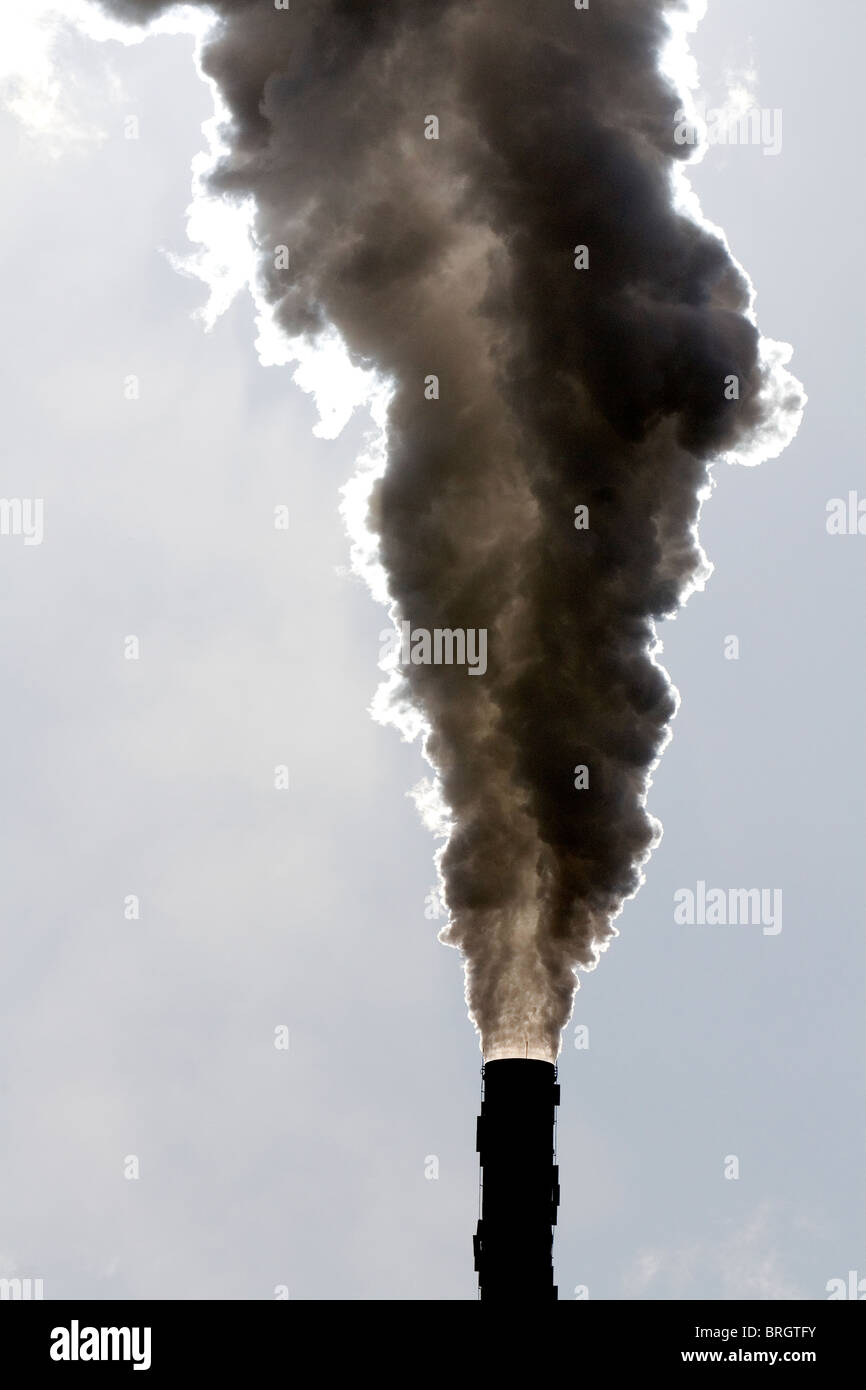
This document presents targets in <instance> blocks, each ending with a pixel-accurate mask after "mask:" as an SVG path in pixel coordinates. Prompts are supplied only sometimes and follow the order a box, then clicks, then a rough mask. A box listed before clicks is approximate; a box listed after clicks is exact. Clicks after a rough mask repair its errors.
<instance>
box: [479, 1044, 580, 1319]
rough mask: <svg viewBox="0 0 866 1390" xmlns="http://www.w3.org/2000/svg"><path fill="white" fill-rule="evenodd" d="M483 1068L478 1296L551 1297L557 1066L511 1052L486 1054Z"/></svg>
mask: <svg viewBox="0 0 866 1390" xmlns="http://www.w3.org/2000/svg"><path fill="white" fill-rule="evenodd" d="M481 1076H482V1092H481V1114H480V1115H479V1117H478V1139H477V1144H476V1147H477V1149H478V1153H479V1155H480V1158H481V1216H480V1219H479V1221H478V1230H477V1232H476V1235H475V1241H474V1244H475V1268H476V1270H477V1271H478V1287H479V1291H480V1294H481V1301H482V1303H503V1302H506V1301H508V1300H510V1299H517V1298H519V1299H520V1301H521V1302H522V1303H525V1302H526V1301H527V1300H530V1301H535V1302H540V1303H544V1302H550V1301H551V1300H555V1299H556V1285H555V1284H554V1282H553V1227H554V1226H555V1225H556V1209H557V1207H558V1206H559V1169H558V1168H557V1166H556V1146H555V1124H556V1107H557V1105H558V1104H559V1086H558V1085H557V1081H556V1067H555V1066H554V1065H553V1063H552V1062H540V1061H537V1060H535V1059H533V1058H531V1057H530V1058H523V1057H507V1058H501V1059H499V1060H497V1061H494V1062H485V1064H484V1066H483V1067H482V1070H481Z"/></svg>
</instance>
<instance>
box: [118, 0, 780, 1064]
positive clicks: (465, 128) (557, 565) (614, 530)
mask: <svg viewBox="0 0 866 1390" xmlns="http://www.w3.org/2000/svg"><path fill="white" fill-rule="evenodd" d="M103 4H104V7H105V8H106V9H108V10H109V11H111V12H112V13H114V14H115V15H119V16H121V17H122V18H126V19H137V20H145V19H148V18H150V17H152V16H155V15H157V14H160V13H162V12H164V11H165V10H167V9H168V8H170V6H169V5H168V4H167V3H165V0H103ZM201 8H204V9H209V10H212V11H214V12H215V13H216V14H217V15H218V16H219V21H220V22H219V23H218V24H217V26H216V27H215V28H214V30H213V31H212V33H211V35H210V37H209V39H208V40H207V42H206V44H205V48H204V53H203V67H204V70H205V72H206V73H207V74H208V75H209V76H210V77H211V78H213V79H214V80H215V81H216V83H217V84H218V86H219V89H220V91H221V94H222V98H223V100H224V102H225V105H226V108H227V110H228V112H229V114H230V124H229V126H228V128H227V129H226V131H225V132H224V138H225V141H226V145H227V148H228V153H227V155H226V156H225V158H224V160H223V162H222V164H221V166H220V168H219V169H218V171H217V172H216V174H215V176H214V179H213V187H214V188H215V189H217V190H221V191H224V192H225V193H227V194H230V195H232V196H237V197H243V196H250V195H251V196H252V197H253V198H254V200H255V206H256V209H257V212H256V221H255V236H256V241H257V246H258V249H259V254H260V275H261V280H262V285H263V288H264V292H265V295H266V297H267V299H268V300H269V301H270V303H271V305H272V306H273V309H274V313H275V317H276V320H277V322H278V323H279V324H280V325H281V326H282V328H284V329H285V331H286V332H287V333H288V334H290V335H292V336H296V335H299V334H307V335H310V336H312V337H315V336H316V335H318V334H319V333H321V332H322V331H323V330H324V329H326V328H327V327H328V326H329V325H334V326H336V328H337V329H338V330H339V332H340V334H341V335H342V337H343V339H344V341H345V343H346V345H347V347H348V349H349V351H350V353H351V354H352V356H353V359H354V360H356V361H357V362H359V363H361V364H363V365H367V366H372V367H375V369H376V370H377V371H378V372H379V373H381V374H382V375H383V376H384V377H386V378H388V379H389V380H390V382H391V383H392V386H393V394H392V397H391V403H390V407H389V414H388V421H387V438H388V463H387V469H386V471H385V473H384V476H383V477H382V478H381V479H380V480H379V482H378V483H377V484H376V486H375V488H374V490H373V493H372V495H371V503H370V513H369V526H370V528H371V530H372V531H373V532H374V533H375V534H376V536H377V538H378V545H379V557H380V560H381V564H382V566H383V567H384V570H385V573H386V575H387V581H388V588H389V592H390V595H391V597H392V599H393V604H394V607H393V610H392V613H393V616H394V619H395V621H396V622H397V623H399V624H403V623H408V624H409V625H410V629H409V631H410V632H411V633H412V634H417V633H419V631H422V630H423V632H426V633H430V634H431V642H432V634H435V633H436V631H437V630H444V629H449V630H451V631H452V632H454V631H455V630H465V631H469V632H471V633H474V634H475V639H476V641H480V634H481V632H483V633H486V641H487V657H486V670H484V671H483V674H482V672H481V664H480V663H478V670H477V671H476V672H475V673H471V666H470V665H469V663H468V659H467V662H465V663H464V664H462V665H461V664H456V662H455V663H454V664H450V665H448V664H433V663H431V664H425V663H423V662H422V663H420V664H409V665H406V666H404V667H403V670H402V674H401V681H400V687H399V690H398V692H397V699H398V701H399V700H402V701H404V702H406V701H409V702H411V704H412V705H413V706H414V707H415V708H416V709H417V710H419V711H420V712H421V714H422V715H423V718H424V720H425V722H426V725H427V727H428V729H429V735H428V739H427V744H426V752H427V755H428V757H429V759H430V760H431V762H432V763H433V765H434V767H435V768H436V771H437V774H438V778H439V783H440V790H441V796H442V799H443V801H444V803H445V805H446V806H447V808H448V811H449V815H450V825H451V828H450V834H449V838H448V840H447V844H446V845H445V847H444V850H443V853H442V855H441V861H440V870H441V874H442V878H443V884H444V892H445V895H446V901H447V906H448V909H449V914H450V917H449V923H448V926H447V927H446V929H445V930H444V932H443V934H442V936H443V940H446V941H447V942H449V943H451V944H453V945H455V946H458V947H459V948H460V950H461V951H462V952H463V955H464V957H465V961H466V971H467V998H468V1002H469V1006H470V1013H471V1016H472V1018H473V1019H474V1020H475V1022H476V1024H477V1026H478V1028H479V1030H480V1032H481V1039H482V1047H483V1050H484V1053H485V1056H487V1057H488V1058H492V1057H497V1056H508V1055H520V1056H523V1055H524V1053H526V1054H527V1055H529V1056H536V1057H542V1058H551V1059H552V1058H555V1056H556V1054H557V1052H558V1048H559V1039H560V1033H561V1030H562V1028H563V1026H564V1024H565V1023H566V1022H567V1020H568V1018H569V1015H570V1012H571V1007H572V1001H573V996H574V991H575V987H576V975H575V970H576V968H577V967H580V966H583V967H589V966H591V965H592V964H593V963H594V962H595V960H596V959H597V957H598V952H599V950H600V949H601V948H602V947H603V946H604V944H605V942H606V941H608V940H609V938H610V937H611V935H612V934H614V928H613V925H612V922H613V919H614V917H615V916H616V915H617V914H618V912H619V911H620V909H621V907H622V904H623V902H624V900H625V899H626V898H628V897H629V896H630V895H632V894H633V893H634V892H635V891H636V890H637V888H638V886H639V884H640V881H641V866H642V864H643V863H644V862H645V860H646V858H647V857H648V854H649V852H650V850H651V848H652V846H653V844H654V843H655V841H656V840H657V838H658V834H659V828H658V826H657V824H656V823H655V822H654V821H653V820H652V819H651V817H650V816H649V815H648V813H647V810H646V809H645V805H644V803H645V798H646V791H647V787H648V782H649V776H650V773H651V771H652V768H653V766H654V763H655V762H656V760H657V758H658V757H659V754H660V752H661V750H662V748H663V746H664V744H665V742H666V741H667V738H668V736H669V725H670V721H671V719H672V717H673V715H674V712H675V707H676V693H675V691H674V690H673V689H672V687H671V684H670V681H669V679H668V677H667V675H666V673H665V672H664V670H663V669H662V668H661V667H660V666H659V665H658V664H657V663H656V661H655V660H654V656H653V652H654V649H655V643H656V637H655V629H654V622H655V621H656V620H657V619H659V618H662V617H664V616H665V615H668V614H671V613H672V612H674V611H675V610H676V609H677V608H678V606H679V605H680V603H681V602H682V601H683V600H684V598H685V597H686V596H687V594H688V592H689V591H690V589H691V588H692V587H694V585H695V584H696V583H699V582H700V581H701V579H702V578H703V576H704V575H705V573H706V562H705V559H704V556H703V554H702V552H701V549H700V546H699V544H698V540H697V533H696V523H697V519H698V512H699V507H700V502H701V495H702V494H703V495H706V491H707V488H708V481H709V474H708V467H709V465H710V464H711V463H712V462H713V461H714V460H715V459H717V458H719V457H720V456H725V455H727V456H740V457H742V458H744V459H747V458H748V459H749V461H757V459H758V458H759V457H760V456H762V455H763V456H766V455H767V454H770V453H778V452H779V449H780V448H781V447H782V445H783V444H784V443H785V442H786V441H787V440H788V439H789V438H790V437H791V435H792V434H793V433H794V431H795V429H796V426H797V423H798V421H799V416H800V413H801V409H802V393H801V391H800V389H799V386H798V383H796V381H794V379H793V378H791V377H790V376H788V374H787V373H786V372H785V370H784V367H783V365H782V363H783V361H784V354H781V353H778V352H776V353H775V354H774V353H773V352H772V351H771V350H770V348H769V347H767V346H766V345H763V344H762V341H761V339H760V337H759V334H758V331H757V328H756V326H755V324H754V321H753V317H752V310H751V303H752V295H751V288H750V285H749V283H748V281H747V279H746V278H745V276H744V274H743V272H742V271H741V269H740V268H739V267H738V266H737V264H736V263H735V262H734V261H733V260H732V257H731V255H730V253H729V251H728V249H727V247H726V245H725V244H724V242H723V240H722V239H721V238H720V236H719V235H718V234H717V233H715V232H714V231H713V230H712V229H710V228H708V227H706V226H705V225H702V224H699V222H698V221H696V220H693V218H692V217H691V216H689V215H687V214H686V213H685V212H684V211H682V204H681V203H679V202H678V201H677V199H676V198H675V188H676V184H677V181H676V179H675V176H674V171H675V169H677V168H678V167H679V168H681V167H682V164H683V160H684V157H685V156H686V155H687V154H688V153H689V150H688V147H687V146H683V145H680V144H678V143H677V142H676V140H675V131H676V128H677V124H678V118H677V113H678V109H679V108H680V107H681V105H682V101H681V98H680V95H679V94H678V93H677V92H676V91H675V90H674V89H673V87H672V85H671V82H670V80H669V79H668V78H666V77H665V76H664V75H663V74H662V71H661V69H660V65H659V54H660V52H661V50H662V49H663V47H664V45H665V44H666V42H667V40H668V38H669V34H670V30H669V25H668V19H667V17H666V14H669V13H673V14H674V16H675V17H676V15H677V14H679V15H680V16H681V15H682V13H683V10H684V5H683V4H679V5H677V4H666V3H664V0H591V4H590V5H589V7H588V8H582V9H577V8H576V7H575V6H574V5H573V4H572V3H571V0H531V3H527V0H291V6H290V8H289V9H277V8H276V7H275V6H274V5H272V4H271V3H270V0H209V3H208V5H206V6H201ZM434 118H435V119H434ZM279 247H286V248H288V256H286V255H285V254H283V255H282V256H281V254H280V253H279V251H278V249H277V248H279ZM580 248H583V249H580ZM286 260H288V265H286ZM434 378H435V380H434ZM581 509H586V510H581ZM419 640H420V641H421V642H422V643H423V636H422V638H421V639H419ZM417 652H419V653H420V654H421V655H423V646H420V647H418V648H417ZM455 654H456V655H458V656H459V648H458V647H455Z"/></svg>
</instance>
